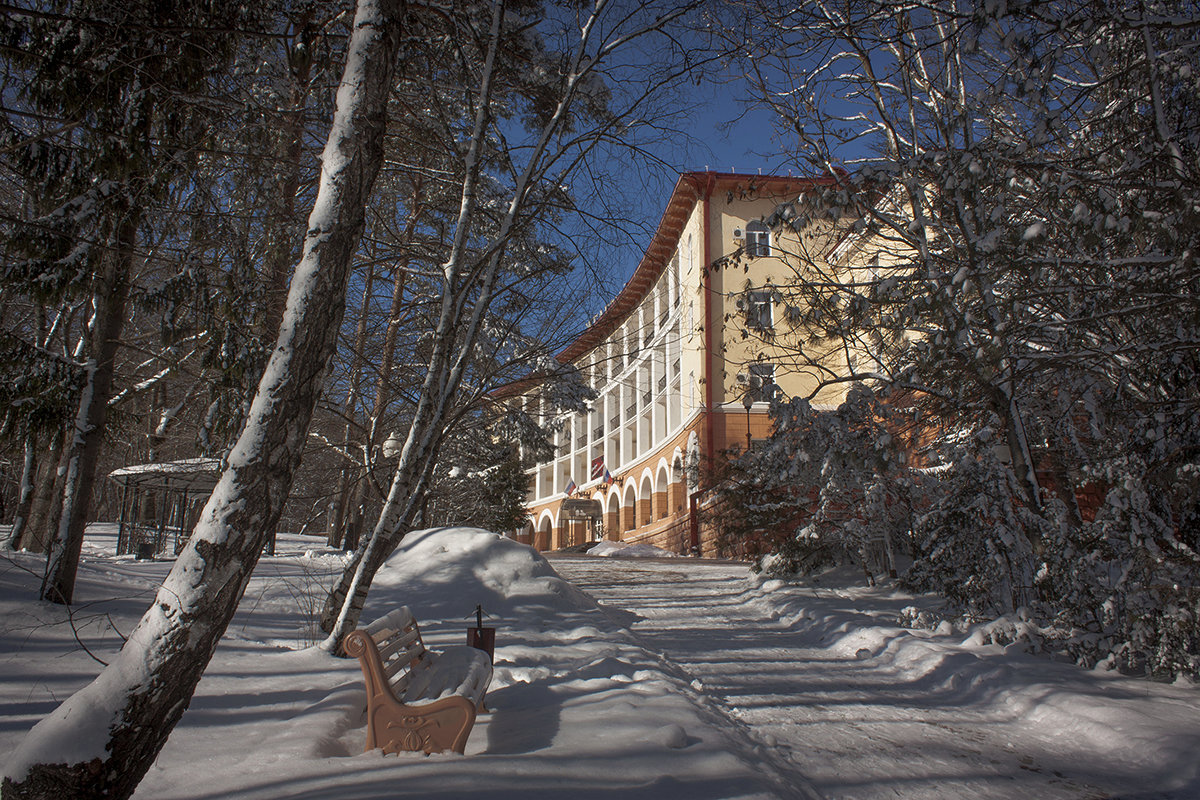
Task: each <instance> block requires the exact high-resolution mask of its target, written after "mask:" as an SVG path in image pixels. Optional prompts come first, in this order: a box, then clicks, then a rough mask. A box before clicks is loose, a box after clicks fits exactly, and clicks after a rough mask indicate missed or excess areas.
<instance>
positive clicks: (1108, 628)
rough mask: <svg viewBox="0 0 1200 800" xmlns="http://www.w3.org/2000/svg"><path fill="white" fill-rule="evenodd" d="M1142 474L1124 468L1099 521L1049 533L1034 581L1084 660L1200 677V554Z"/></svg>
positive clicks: (1068, 643) (1074, 650)
mask: <svg viewBox="0 0 1200 800" xmlns="http://www.w3.org/2000/svg"><path fill="white" fill-rule="evenodd" d="M1144 474H1145V471H1144V468H1143V467H1142V465H1135V466H1134V468H1131V469H1128V470H1127V471H1126V475H1125V477H1124V479H1123V480H1121V481H1120V482H1118V483H1117V484H1116V485H1114V486H1113V487H1112V489H1111V490H1110V491H1109V492H1108V495H1107V497H1106V498H1105V502H1104V505H1103V506H1102V507H1101V508H1100V509H1099V510H1098V512H1097V514H1096V516H1095V519H1094V520H1092V521H1091V522H1088V523H1085V524H1084V525H1083V526H1082V528H1079V529H1071V528H1066V527H1064V528H1062V529H1061V531H1060V535H1059V536H1057V537H1055V538H1053V539H1051V540H1049V541H1047V547H1046V548H1045V554H1046V559H1045V565H1044V566H1043V568H1042V571H1041V572H1040V573H1039V575H1038V588H1039V591H1040V594H1041V595H1042V598H1043V601H1044V603H1045V604H1046V607H1047V608H1048V609H1049V610H1051V611H1052V613H1053V615H1054V618H1055V620H1056V622H1057V623H1059V624H1060V625H1061V626H1063V627H1065V628H1070V629H1071V630H1072V631H1073V635H1072V636H1071V637H1070V638H1069V639H1068V640H1067V641H1066V642H1065V643H1064V647H1065V649H1066V650H1067V651H1068V652H1069V653H1070V654H1071V655H1072V656H1074V657H1075V658H1076V659H1077V660H1078V661H1080V662H1081V663H1084V664H1087V665H1091V664H1095V663H1099V662H1102V661H1103V662H1107V663H1109V664H1111V665H1112V666H1114V667H1116V668H1119V669H1122V670H1126V671H1131V672H1144V673H1148V674H1151V675H1156V676H1162V677H1173V676H1176V675H1180V674H1183V675H1191V676H1193V677H1197V676H1200V580H1198V575H1200V556H1198V555H1197V553H1196V551H1195V550H1194V549H1193V548H1192V547H1190V546H1189V545H1188V544H1187V543H1186V542H1185V541H1184V540H1183V539H1182V537H1181V530H1180V527H1179V526H1178V525H1177V524H1176V522H1175V515H1174V514H1173V513H1172V509H1171V505H1170V503H1168V502H1166V500H1165V498H1164V496H1163V495H1162V494H1161V493H1159V492H1156V491H1155V490H1154V487H1153V486H1151V485H1149V484H1148V483H1147V482H1146V481H1145V480H1144V478H1143V475H1144Z"/></svg>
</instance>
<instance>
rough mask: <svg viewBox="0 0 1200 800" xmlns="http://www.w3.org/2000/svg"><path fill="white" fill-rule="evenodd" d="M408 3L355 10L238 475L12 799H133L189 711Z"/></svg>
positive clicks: (48, 729) (372, 158) (354, 223)
mask: <svg viewBox="0 0 1200 800" xmlns="http://www.w3.org/2000/svg"><path fill="white" fill-rule="evenodd" d="M403 7H404V3H403V0H359V2H358V7H357V12H356V16H355V22H354V32H353V34H352V35H351V40H350V46H349V50H348V53H347V57H346V68H345V72H344V75H343V77H342V82H341V86H340V88H339V90H338V98H337V110H336V112H335V114H334V122H333V129H332V131H331V132H330V136H329V142H328V144H327V145H326V148H325V152H324V155H323V166H322V174H321V184H320V189H319V192H318V195H317V200H316V203H315V205H314V208H313V211H312V214H311V216H310V217H309V222H308V233H307V235H306V237H305V241H304V249H303V254H302V256H301V259H300V262H299V264H298V265H297V267H296V272H295V275H294V277H293V279H292V286H291V291H290V292H289V295H288V303H287V308H286V310H285V312H284V317H283V323H282V326H281V328H280V331H279V338H278V340H277V342H276V346H275V349H274V351H273V353H272V355H271V359H270V361H269V363H268V365H267V369H266V371H265V372H264V374H263V377H262V380H261V382H260V383H259V389H258V394H257V395H256V396H255V398H254V403H253V404H252V406H251V409H250V415H249V418H248V419H247V421H246V424H245V427H244V428H243V430H242V434H241V436H240V437H239V439H238V442H237V444H236V445H235V446H234V448H233V450H232V451H231V452H230V454H229V459H228V467H227V468H226V470H225V472H224V474H223V475H222V476H221V480H220V482H219V483H218V485H217V487H216V488H215V489H214V490H213V494H212V496H211V497H210V498H209V501H208V503H207V505H206V506H205V508H204V511H203V513H202V514H201V518H200V521H199V522H198V523H197V525H196V528H195V530H194V531H193V533H192V536H191V539H190V540H189V542H188V545H187V547H186V548H185V549H184V551H183V552H182V553H181V554H180V556H179V559H178V560H177V561H176V563H175V566H174V568H173V569H172V570H171V573H170V575H168V576H167V579H166V580H165V581H164V583H163V586H162V588H161V589H160V590H159V592H158V595H157V597H156V598H155V601H154V604H153V605H152V606H151V607H150V609H149V610H148V611H147V612H146V614H145V616H144V617H143V618H142V620H141V622H140V623H139V624H138V626H137V628H136V629H135V630H134V632H133V633H132V635H131V636H130V638H129V641H128V642H127V643H126V645H125V647H124V648H122V650H121V652H120V653H119V654H118V655H117V657H116V658H115V659H114V660H113V662H112V663H111V664H110V665H109V666H108V667H106V668H105V669H104V671H103V672H101V673H100V675H99V676H98V677H97V678H96V680H94V681H93V682H92V683H91V684H89V685H88V686H86V687H84V688H83V689H82V690H80V691H79V692H77V693H76V694H75V695H73V696H72V697H70V698H68V699H67V701H66V702H64V703H63V704H62V705H61V706H59V708H58V709H56V710H55V711H54V712H53V713H52V714H50V716H48V717H46V718H45V719H44V720H42V721H41V722H40V723H38V724H37V725H36V726H35V727H34V729H33V730H32V731H31V732H30V734H29V735H28V736H27V737H26V738H25V739H24V741H22V743H21V744H20V746H19V747H18V748H17V750H16V752H14V753H13V754H12V756H11V758H10V760H9V763H8V764H7V767H6V769H7V774H6V775H5V776H4V778H3V784H2V790H3V795H4V797H5V798H6V799H8V798H54V799H55V800H57V799H58V798H62V797H71V798H93V797H95V798H99V797H105V798H126V797H129V796H130V795H131V794H132V793H133V791H134V789H135V788H136V786H137V784H138V782H139V781H140V780H141V778H142V776H143V775H144V774H145V772H146V770H147V769H149V767H150V765H151V764H152V763H153V761H154V759H155V757H156V756H157V755H158V752H159V751H160V749H161V748H162V746H163V744H164V743H165V742H166V740H167V737H168V736H169V734H170V732H171V730H172V729H173V728H174V726H175V724H176V723H177V722H178V721H179V718H180V717H181V716H182V714H183V712H184V710H185V709H186V708H187V705H188V702H189V701H190V699H191V696H192V692H193V691H194V690H195V687H196V684H197V683H198V682H199V680H200V676H201V674H202V673H203V672H204V669H205V667H206V666H207V664H208V662H209V659H210V658H211V657H212V653H213V651H214V650H215V649H216V646H217V643H218V641H219V640H220V638H221V636H222V634H223V633H224V632H225V628H226V626H227V625H228V624H229V620H230V618H231V617H232V616H233V612H234V611H235V609H236V608H237V604H238V601H239V600H240V598H241V596H242V592H243V591H244V589H245V586H246V582H247V580H248V579H249V577H250V574H251V571H252V570H253V569H254V565H255V564H256V562H257V561H258V556H259V553H260V552H261V550H262V546H263V543H264V541H265V538H266V536H267V535H268V533H269V531H270V530H271V529H272V528H273V527H274V525H275V523H276V522H277V521H278V519H279V516H280V514H281V512H282V509H283V504H284V501H285V499H286V498H287V494H288V491H289V489H290V487H291V482H292V476H293V472H294V470H295V468H296V466H297V464H298V463H299V460H300V455H301V451H302V449H303V446H304V442H305V438H306V432H307V428H308V424H309V422H310V420H311V417H312V413H313V409H314V407H315V405H316V402H317V398H318V395H319V394H320V391H321V387H322V384H323V382H324V378H325V373H326V371H327V368H328V365H329V362H330V359H331V357H332V355H333V352H334V348H335V345H336V333H337V330H338V327H339V324H340V322H341V318H342V315H343V312H344V304H345V295H346V285H347V280H348V275H349V271H350V262H351V257H352V255H353V253H354V250H355V248H356V246H357V244H358V241H359V238H360V236H361V234H362V229H363V220H364V205H365V202H366V200H367V197H368V195H369V193H370V190H371V187H372V185H373V183H374V180H375V176H376V174H377V173H378V170H379V166H380V163H381V161H382V156H383V132H384V121H385V109H386V104H387V99H388V94H389V89H390V87H391V82H392V76H393V72H394V62H395V60H396V55H397V51H398V48H399V41H400V29H401V14H402V11H403ZM89 746H90V749H91V752H90V753H88V752H87V749H88V748H89ZM63 752H71V753H74V754H76V755H75V756H73V758H75V759H76V760H75V761H74V763H69V764H68V763H61V758H62V755H61V754H62V753H63ZM89 755H90V756H91V757H88V756H89Z"/></svg>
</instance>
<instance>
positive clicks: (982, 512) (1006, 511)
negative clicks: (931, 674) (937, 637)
mask: <svg viewBox="0 0 1200 800" xmlns="http://www.w3.org/2000/svg"><path fill="white" fill-rule="evenodd" d="M982 433H985V434H986V433H989V431H987V430H986V429H985V431H983V432H982ZM989 443H990V437H989V436H986V435H984V436H982V437H979V438H977V439H976V441H975V443H974V444H975V446H973V447H970V448H964V449H963V450H962V451H960V453H959V454H958V457H957V458H956V459H955V460H954V461H953V463H952V464H951V466H950V467H949V468H948V469H945V470H943V471H942V472H941V473H940V474H939V478H940V480H939V484H938V486H937V487H936V490H935V491H933V492H931V493H930V495H929V496H928V497H927V500H928V502H929V507H928V509H927V510H926V511H924V513H922V514H921V515H920V516H919V517H918V519H917V522H916V526H915V528H914V545H915V551H914V553H913V564H912V567H911V568H910V569H909V571H908V573H907V575H906V576H905V583H906V584H907V585H908V586H909V587H910V588H912V589H914V590H916V591H929V592H936V593H938V594H940V595H942V596H944V597H946V598H947V599H948V600H950V602H951V603H952V604H953V605H954V606H955V607H957V608H959V609H961V610H962V611H963V612H964V613H966V614H968V615H970V616H972V617H975V618H986V617H991V616H995V615H999V614H1006V613H1010V612H1013V611H1015V610H1016V609H1018V608H1021V607H1022V606H1027V605H1029V604H1030V603H1031V601H1032V600H1033V594H1032V590H1033V578H1034V574H1035V572H1036V561H1035V558H1034V543H1036V542H1038V541H1039V540H1040V539H1041V538H1042V537H1043V536H1044V535H1045V534H1046V532H1047V529H1048V528H1049V527H1050V526H1049V525H1048V524H1047V523H1046V521H1045V519H1044V518H1043V517H1041V516H1039V515H1037V514H1035V513H1033V512H1032V511H1030V510H1029V509H1026V508H1025V507H1023V506H1022V505H1020V504H1019V503H1018V502H1017V501H1016V499H1015V498H1016V496H1017V488H1016V487H1015V486H1014V485H1013V477H1012V471H1011V470H1009V469H1008V468H1007V467H1006V466H1005V465H1004V464H1002V463H1000V462H999V461H998V460H997V459H996V457H995V456H994V455H993V453H992V449H991V447H990V446H988V445H989Z"/></svg>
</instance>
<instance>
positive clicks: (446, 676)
mask: <svg viewBox="0 0 1200 800" xmlns="http://www.w3.org/2000/svg"><path fill="white" fill-rule="evenodd" d="M344 647H345V650H346V653H347V654H349V655H351V656H354V657H355V658H357V659H358V663H359V665H360V666H361V667H362V671H363V680H364V681H365V682H366V684H367V747H366V749H367V750H374V749H375V748H380V749H382V750H383V752H385V753H399V752H400V751H408V752H417V751H424V752H425V753H427V754H428V753H440V752H443V751H445V750H453V751H455V752H457V753H461V752H463V748H464V747H466V744H467V736H469V735H470V733H471V727H472V726H473V725H474V724H475V716H476V715H477V714H478V713H480V712H481V711H483V696H484V694H485V693H486V692H487V688H488V684H489V683H491V681H492V664H491V661H490V660H489V659H488V656H487V653H484V652H483V651H482V650H476V649H475V648H473V647H465V646H464V647H451V648H449V649H447V650H445V651H443V652H438V651H435V650H427V649H425V644H424V642H422V641H421V629H420V628H419V627H418V626H417V621H416V619H414V618H413V615H412V612H410V611H409V610H408V607H407V606H404V607H402V608H399V609H397V610H395V611H393V612H391V613H390V614H387V615H385V616H383V617H381V618H379V619H377V620H376V621H375V622H373V623H372V624H370V625H368V626H367V627H366V628H360V629H358V630H356V631H352V632H351V633H350V634H349V635H348V636H347V637H346V640H345V644H344Z"/></svg>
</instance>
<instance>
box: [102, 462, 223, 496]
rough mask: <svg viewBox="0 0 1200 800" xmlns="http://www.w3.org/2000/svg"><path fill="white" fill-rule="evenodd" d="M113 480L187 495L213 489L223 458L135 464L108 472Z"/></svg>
mask: <svg viewBox="0 0 1200 800" xmlns="http://www.w3.org/2000/svg"><path fill="white" fill-rule="evenodd" d="M108 477H109V479H110V480H112V481H114V482H116V483H118V484H120V485H121V486H126V487H129V486H132V487H135V488H137V489H170V490H172V491H184V492H187V493H188V494H204V493H207V492H211V491H212V489H213V487H214V486H216V485H217V480H218V479H219V478H220V477H221V459H219V458H185V459H183V460H182V461H166V462H162V463H159V464H132V465H130V466H128V467H121V468H120V469H114V470H113V471H112V472H110V473H108Z"/></svg>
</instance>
